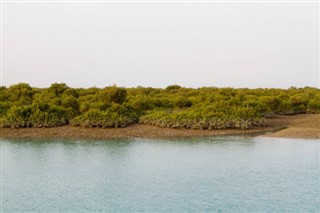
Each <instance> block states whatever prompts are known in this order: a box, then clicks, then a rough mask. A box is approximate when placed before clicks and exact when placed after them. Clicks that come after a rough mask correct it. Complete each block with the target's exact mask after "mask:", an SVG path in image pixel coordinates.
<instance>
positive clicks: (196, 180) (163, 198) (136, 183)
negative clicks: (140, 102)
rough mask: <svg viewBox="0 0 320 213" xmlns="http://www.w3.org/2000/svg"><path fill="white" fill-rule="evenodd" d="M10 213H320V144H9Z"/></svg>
mask: <svg viewBox="0 0 320 213" xmlns="http://www.w3.org/2000/svg"><path fill="white" fill-rule="evenodd" d="M0 141H1V149H2V165H3V170H2V171H3V173H2V177H3V180H2V184H3V197H2V201H3V206H2V211H3V212H10V211H15V212H21V211H31V212H32V211H39V212H48V211H59V212H66V211H68V212H70V211H71V212H74V211H80V212H88V211H95V212H99V211H100V212H101V211H103V212H105V211H112V212H132V211H137V212H142V211H147V212H150V211H153V212H154V211H159V212H185V211H205V212H207V211H215V212H216V211H226V212H239V211H243V212H248V211H296V212H301V211H307V212H310V211H311V212H312V211H313V212H314V211H319V210H320V209H319V208H320V207H319V199H320V197H319V141H316V140H301V139H296V140H293V139H274V138H251V137H230V136H229V137H203V138H189V139H187V138H180V139H178V138H177V139H170V140H168V139H127V140H100V141H97V140H38V139H37V140H35V139H34V140H30V139H24V140H22V139H19V140H4V139H3V140H0Z"/></svg>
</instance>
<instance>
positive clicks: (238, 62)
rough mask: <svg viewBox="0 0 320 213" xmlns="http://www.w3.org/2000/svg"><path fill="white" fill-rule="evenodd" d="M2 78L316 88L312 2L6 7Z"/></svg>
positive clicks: (42, 83)
mask: <svg viewBox="0 0 320 213" xmlns="http://www.w3.org/2000/svg"><path fill="white" fill-rule="evenodd" d="M1 24H2V46H1V48H2V82H3V85H5V86H10V85H12V84H16V83H19V82H25V83H29V84H30V85H31V86H34V87H48V86H50V84H51V83H54V82H64V83H66V84H67V85H69V86H71V87H93V86H96V87H105V86H108V85H112V84H116V85H118V86H124V87H136V86H144V87H162V88H163V87H166V86H168V85H172V84H179V85H181V86H184V87H194V88H197V87H202V86H215V87H236V88H239V87H246V88H270V87H276V88H289V87H290V86H295V87H304V86H312V87H319V80H320V78H319V3H316V2H308V3H306V2H300V3H293V2H282V3H280V2H276V3H274V2H249V3H248V2H247V3H246V2H235V3H230V2H228V3H221V2H212V3H211V2H210V3H204V2H202V3H200V2H189V3H187V2H175V3H168V2H154V3H152V2H147V3H141V2H140V3H139V2H127V3H124V2H122V3H110V2H109V3H106V2H100V3H97V2H96V3H92V2H91V3H89V2H71V3H67V2H60V3H57V2H51V3H48V2H46V3H44V2H34V3H31V2H10V0H8V1H6V2H3V3H2V23H1Z"/></svg>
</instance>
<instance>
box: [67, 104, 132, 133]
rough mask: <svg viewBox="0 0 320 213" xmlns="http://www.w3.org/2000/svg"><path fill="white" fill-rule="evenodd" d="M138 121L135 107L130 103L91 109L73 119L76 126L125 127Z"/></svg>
mask: <svg viewBox="0 0 320 213" xmlns="http://www.w3.org/2000/svg"><path fill="white" fill-rule="evenodd" d="M137 121H138V116H137V113H136V112H135V109H134V108H133V107H131V106H129V105H120V104H113V105H112V106H111V107H110V108H109V109H108V110H106V111H101V110H99V109H90V110H89V111H88V112H86V113H85V114H83V115H80V116H78V117H76V118H74V119H73V120H72V124H73V125H74V126H83V127H103V128H110V127H115V128H118V127H125V126H128V125H130V124H133V123H136V122H137Z"/></svg>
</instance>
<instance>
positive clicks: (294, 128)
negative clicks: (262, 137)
mask: <svg viewBox="0 0 320 213" xmlns="http://www.w3.org/2000/svg"><path fill="white" fill-rule="evenodd" d="M268 123H269V125H270V126H274V127H285V129H283V130H281V131H277V132H274V133H272V134H268V135H267V136H268V137H283V138H320V114H316V115H310V114H305V115H294V116H277V117H275V118H273V119H269V120H268Z"/></svg>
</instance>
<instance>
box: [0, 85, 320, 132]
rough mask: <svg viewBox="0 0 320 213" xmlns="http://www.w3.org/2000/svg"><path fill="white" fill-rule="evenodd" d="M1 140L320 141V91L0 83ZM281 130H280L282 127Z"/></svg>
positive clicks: (304, 89)
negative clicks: (242, 137) (236, 137)
mask: <svg viewBox="0 0 320 213" xmlns="http://www.w3.org/2000/svg"><path fill="white" fill-rule="evenodd" d="M0 100H1V102H0V127H1V128H0V137H56V138H71V137H72V138H126V137H192V136H208V135H226V134H228V135H229V134H248V133H250V134H251V133H255V134H257V133H266V132H268V133H270V134H268V136H273V137H297V138H299V137H303V138H320V133H319V132H320V116H319V114H318V113H319V112H320V90H319V89H318V88H312V87H304V88H295V87H291V88H289V89H275V88H271V89H270V88H268V89H267V88H257V89H248V88H239V89H235V88H217V87H202V88H197V89H195V88H185V87H181V86H179V85H170V86H168V87H166V88H164V89H162V88H151V87H147V88H146V87H135V88H123V87H117V86H116V85H113V86H108V87H105V88H96V87H92V88H86V89H85V88H71V87H68V86H67V85H66V84H64V83H54V84H52V85H51V86H50V87H49V88H34V87H31V86H30V85H29V84H26V83H19V84H16V85H12V86H10V87H1V88H0ZM280 130H281V131H280Z"/></svg>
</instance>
